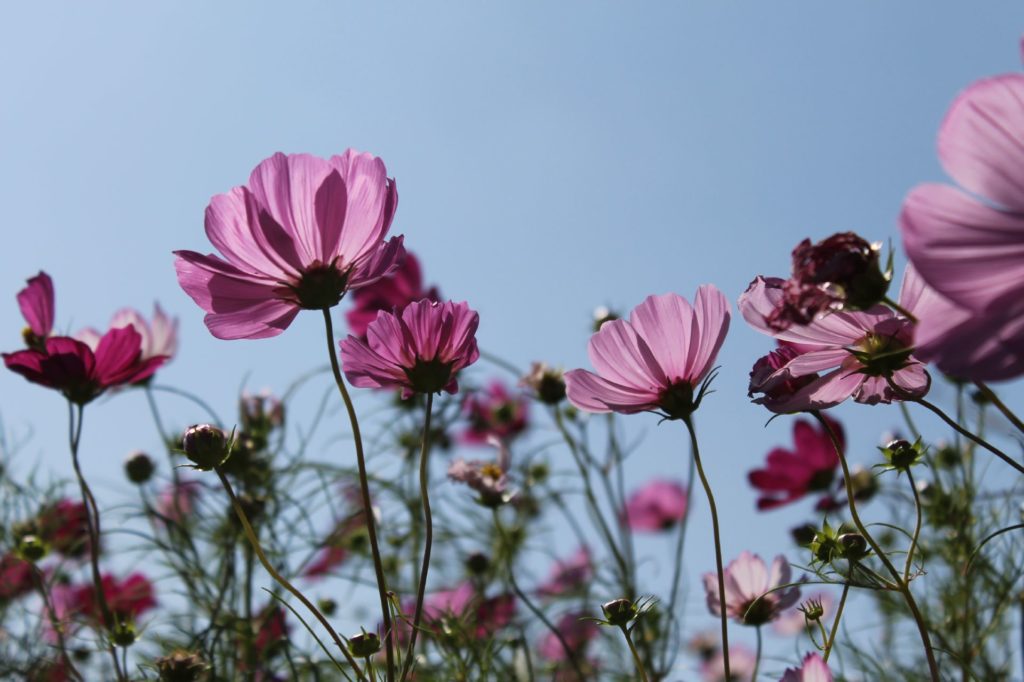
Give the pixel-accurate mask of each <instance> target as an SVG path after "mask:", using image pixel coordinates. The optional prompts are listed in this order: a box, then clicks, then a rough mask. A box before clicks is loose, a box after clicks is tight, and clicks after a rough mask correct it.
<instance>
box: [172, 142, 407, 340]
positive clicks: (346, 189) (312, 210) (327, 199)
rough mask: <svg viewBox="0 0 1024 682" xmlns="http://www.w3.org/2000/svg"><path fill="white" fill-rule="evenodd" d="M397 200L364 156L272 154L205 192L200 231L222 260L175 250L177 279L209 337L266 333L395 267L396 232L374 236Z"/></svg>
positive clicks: (398, 255) (377, 163)
mask: <svg viewBox="0 0 1024 682" xmlns="http://www.w3.org/2000/svg"><path fill="white" fill-rule="evenodd" d="M397 204H398V193H397V191H396V190H395V183H394V181H393V180H391V179H389V178H388V177H387V171H386V170H385V168H384V162H383V161H381V160H380V159H378V158H376V157H374V156H372V155H370V154H365V153H359V152H356V151H354V150H351V149H349V150H347V151H346V152H345V153H344V154H342V155H341V156H333V157H331V158H330V159H327V160H325V159H321V158H318V157H315V156H311V155H309V154H291V155H288V156H285V155H284V154H281V153H277V154H275V155H274V156H272V157H270V158H269V159H266V160H264V161H262V162H261V163H260V164H259V165H258V166H256V168H255V169H254V170H253V172H252V175H250V177H249V184H248V186H243V187H236V188H234V189H233V190H231V191H230V192H228V193H227V194H219V195H217V196H215V197H213V199H211V200H210V205H209V206H208V207H207V208H206V235H207V237H209V239H210V241H211V242H212V243H213V245H214V246H215V247H217V249H218V250H219V251H220V252H221V254H223V258H221V257H219V256H215V255H206V256H204V255H201V254H199V253H196V252H194V251H175V252H174V253H175V256H177V258H176V260H175V264H174V265H175V269H176V270H177V272H178V283H179V284H180V285H181V287H182V289H184V290H185V293H187V294H188V295H189V296H191V297H192V300H194V301H195V302H196V303H197V304H198V305H199V307H200V308H202V309H203V310H205V311H206V313H207V314H206V318H205V322H206V326H207V327H208V328H209V329H210V333H212V334H213V335H214V336H216V337H217V338H221V339H261V338H267V337H270V336H276V335H277V334H280V333H281V332H282V331H284V330H285V329H286V328H287V327H288V325H289V324H291V322H292V320H293V319H294V318H295V316H296V315H297V314H298V312H299V310H303V309H305V310H322V309H326V308H330V307H333V306H335V305H337V304H338V302H339V301H340V300H341V298H342V296H344V295H345V293H346V292H347V291H349V290H351V289H357V288H359V287H363V286H367V285H369V284H372V283H373V282H375V281H377V280H379V279H380V278H381V277H384V276H386V275H388V274H389V273H390V272H392V271H393V270H394V269H395V268H396V267H397V266H398V264H399V263H400V262H401V259H402V257H403V255H404V249H403V247H402V238H401V237H396V238H393V239H391V240H390V241H387V242H385V241H384V238H385V236H386V235H387V233H388V230H389V229H390V227H391V220H392V218H393V217H394V214H395V208H396V206H397Z"/></svg>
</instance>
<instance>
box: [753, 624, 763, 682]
mask: <svg viewBox="0 0 1024 682" xmlns="http://www.w3.org/2000/svg"><path fill="white" fill-rule="evenodd" d="M756 629H757V653H756V654H755V656H754V672H752V673H751V674H750V682H757V671H758V670H760V669H761V626H760V625H758V626H757V628H756Z"/></svg>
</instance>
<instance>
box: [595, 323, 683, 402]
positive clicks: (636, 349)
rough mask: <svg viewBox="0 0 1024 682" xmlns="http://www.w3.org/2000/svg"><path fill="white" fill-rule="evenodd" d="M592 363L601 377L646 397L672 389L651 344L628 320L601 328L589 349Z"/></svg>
mask: <svg viewBox="0 0 1024 682" xmlns="http://www.w3.org/2000/svg"><path fill="white" fill-rule="evenodd" d="M587 351H588V355H589V356H590V362H591V363H592V364H593V365H594V368H595V369H596V370H597V372H598V374H600V375H601V377H603V378H606V379H608V380H609V381H611V382H614V383H616V384H620V385H622V386H627V387H630V388H632V389H635V390H638V391H643V392H645V393H656V392H657V391H658V390H659V389H660V388H664V387H666V386H667V385H668V379H667V378H666V377H665V374H664V372H663V371H662V369H661V367H660V366H659V365H658V361H657V359H655V357H654V354H653V353H652V352H651V349H650V347H649V346H648V345H647V343H646V342H645V341H644V340H643V339H642V338H641V337H640V336H639V335H638V334H637V333H636V331H634V330H633V327H631V326H630V324H629V323H628V322H626V321H625V320H612V321H611V322H605V323H604V324H603V325H601V329H600V331H598V332H597V333H596V334H594V335H593V336H591V337H590V343H589V344H588V347H587Z"/></svg>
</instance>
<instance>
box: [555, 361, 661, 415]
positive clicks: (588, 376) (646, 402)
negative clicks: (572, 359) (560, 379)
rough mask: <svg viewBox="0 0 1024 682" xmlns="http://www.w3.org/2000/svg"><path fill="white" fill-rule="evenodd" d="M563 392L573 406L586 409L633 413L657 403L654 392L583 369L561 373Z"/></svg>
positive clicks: (655, 405)
mask: <svg viewBox="0 0 1024 682" xmlns="http://www.w3.org/2000/svg"><path fill="white" fill-rule="evenodd" d="M565 392H566V395H567V396H568V398H569V401H570V402H571V403H572V404H573V405H575V406H576V407H578V408H580V409H581V410H586V411H588V412H612V411H615V412H623V413H625V414H633V413H635V412H643V411H644V410H652V409H654V408H655V407H657V404H658V395H657V393H652V392H650V391H643V390H638V389H636V388H634V387H631V386H622V385H620V384H617V383H613V382H611V381H608V380H607V379H604V378H602V377H599V376H597V375H596V374H594V373H593V372H588V371H586V370H584V369H574V370H572V371H570V372H566V373H565Z"/></svg>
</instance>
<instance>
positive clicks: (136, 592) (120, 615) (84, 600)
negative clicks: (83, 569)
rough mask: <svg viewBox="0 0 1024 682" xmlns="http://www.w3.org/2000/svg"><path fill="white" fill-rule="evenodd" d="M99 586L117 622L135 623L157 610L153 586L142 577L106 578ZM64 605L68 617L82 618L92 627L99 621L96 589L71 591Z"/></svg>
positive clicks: (108, 576)
mask: <svg viewBox="0 0 1024 682" xmlns="http://www.w3.org/2000/svg"><path fill="white" fill-rule="evenodd" d="M101 584H102V586H103V595H104V597H105V598H106V601H107V606H108V607H109V608H110V611H111V613H113V614H114V616H115V617H116V618H117V619H119V620H135V619H136V618H138V617H139V616H141V615H142V614H144V613H145V612H147V611H149V610H150V609H153V608H155V607H156V597H155V596H154V595H153V583H151V582H150V581H149V579H148V578H146V576H144V575H142V574H141V573H132V574H131V575H129V576H128V577H127V578H125V579H124V580H119V579H117V578H115V577H114V576H112V575H110V574H106V575H104V576H103V578H102V580H101ZM66 605H67V607H68V614H67V615H71V616H73V615H81V616H83V617H85V618H86V619H88V620H90V621H92V622H94V623H99V622H101V621H102V616H101V613H100V605H99V602H98V600H97V599H96V588H95V586H93V584H92V583H86V584H83V585H81V586H79V587H76V588H72V590H71V592H70V594H69V597H68V601H67V604H66Z"/></svg>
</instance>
